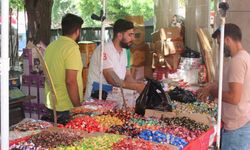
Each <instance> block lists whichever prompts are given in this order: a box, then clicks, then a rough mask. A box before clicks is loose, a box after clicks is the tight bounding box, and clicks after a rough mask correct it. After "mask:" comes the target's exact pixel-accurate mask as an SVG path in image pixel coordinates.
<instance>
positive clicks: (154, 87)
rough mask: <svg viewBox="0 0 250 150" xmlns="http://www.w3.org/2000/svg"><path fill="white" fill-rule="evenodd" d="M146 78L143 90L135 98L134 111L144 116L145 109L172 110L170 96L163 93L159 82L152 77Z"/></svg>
mask: <svg viewBox="0 0 250 150" xmlns="http://www.w3.org/2000/svg"><path fill="white" fill-rule="evenodd" d="M147 80H148V83H147V84H146V86H145V88H144V90H143V91H142V93H141V94H140V96H139V97H138V98H137V99H136V106H135V113H137V114H139V115H142V116H144V114H145V109H155V110H160V111H172V105H171V100H170V97H169V96H168V94H165V92H164V90H163V89H162V86H161V83H160V82H159V81H156V80H153V79H147Z"/></svg>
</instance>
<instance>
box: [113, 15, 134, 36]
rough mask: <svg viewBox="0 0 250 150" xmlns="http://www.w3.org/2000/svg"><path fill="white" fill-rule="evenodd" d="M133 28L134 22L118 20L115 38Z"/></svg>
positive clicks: (115, 25)
mask: <svg viewBox="0 0 250 150" xmlns="http://www.w3.org/2000/svg"><path fill="white" fill-rule="evenodd" d="M133 28H134V24H133V22H131V21H128V20H124V19H118V20H116V22H115V24H114V26H113V33H114V37H116V35H117V33H119V32H126V31H127V30H129V29H133Z"/></svg>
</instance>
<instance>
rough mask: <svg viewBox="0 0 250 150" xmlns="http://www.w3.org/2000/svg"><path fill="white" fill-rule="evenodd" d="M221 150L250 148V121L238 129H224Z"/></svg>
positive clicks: (247, 149) (244, 149) (248, 149)
mask: <svg viewBox="0 0 250 150" xmlns="http://www.w3.org/2000/svg"><path fill="white" fill-rule="evenodd" d="M221 142H222V143H221V150H250V123H248V124H246V125H245V126H243V127H241V128H239V129H236V130H224V129H223V130H222V139H221Z"/></svg>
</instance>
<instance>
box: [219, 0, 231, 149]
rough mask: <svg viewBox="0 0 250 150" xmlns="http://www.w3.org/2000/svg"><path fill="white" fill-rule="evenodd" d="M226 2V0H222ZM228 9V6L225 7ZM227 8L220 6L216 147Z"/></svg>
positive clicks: (220, 105) (220, 104) (220, 106)
mask: <svg viewBox="0 0 250 150" xmlns="http://www.w3.org/2000/svg"><path fill="white" fill-rule="evenodd" d="M222 2H226V0H222ZM227 9H228V8H227ZM227 9H225V8H224V9H223V8H220V15H221V26H220V57H219V58H220V60H219V88H218V116H217V139H216V143H217V148H218V149H219V148H220V137H221V108H222V81H223V64H224V63H223V62H224V61H223V60H224V33H225V23H226V11H227Z"/></svg>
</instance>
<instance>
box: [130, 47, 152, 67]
mask: <svg viewBox="0 0 250 150" xmlns="http://www.w3.org/2000/svg"><path fill="white" fill-rule="evenodd" d="M130 51H131V65H132V66H133V67H141V66H144V64H145V60H146V59H145V53H146V51H149V46H148V44H145V43H143V44H140V45H137V46H136V47H134V48H131V49H130Z"/></svg>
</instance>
